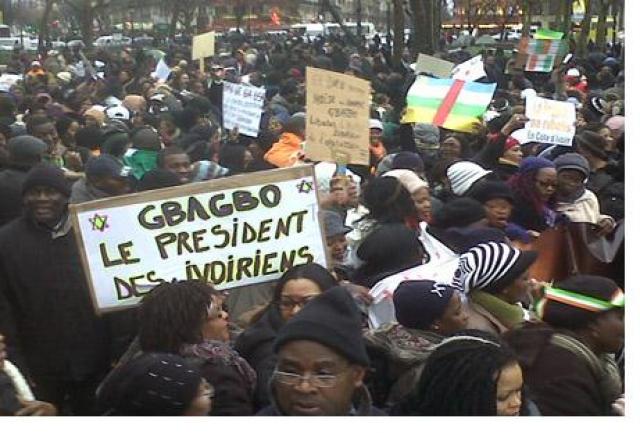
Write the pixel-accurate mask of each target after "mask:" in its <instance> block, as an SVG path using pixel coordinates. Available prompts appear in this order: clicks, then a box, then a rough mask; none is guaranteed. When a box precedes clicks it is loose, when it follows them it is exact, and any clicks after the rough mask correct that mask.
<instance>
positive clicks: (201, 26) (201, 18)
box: [196, 3, 209, 34]
mask: <svg viewBox="0 0 640 433" xmlns="http://www.w3.org/2000/svg"><path fill="white" fill-rule="evenodd" d="M196 26H197V29H198V31H197V33H198V34H200V33H204V32H205V31H207V28H208V27H209V17H208V16H207V11H206V8H205V5H204V3H200V4H199V5H198V18H197V19H196Z"/></svg>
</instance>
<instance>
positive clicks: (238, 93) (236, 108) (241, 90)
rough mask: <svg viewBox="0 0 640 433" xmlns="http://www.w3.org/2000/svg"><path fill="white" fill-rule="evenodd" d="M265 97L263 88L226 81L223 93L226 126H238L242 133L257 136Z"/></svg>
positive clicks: (229, 127) (228, 127) (230, 127)
mask: <svg viewBox="0 0 640 433" xmlns="http://www.w3.org/2000/svg"><path fill="white" fill-rule="evenodd" d="M264 99H265V89H263V88H260V87H254V86H248V85H242V84H233V83H230V82H228V81H225V82H224V90H223V95H222V110H223V118H224V127H225V128H227V129H233V128H235V127H238V131H239V132H240V133H241V134H244V135H248V136H250V137H257V136H258V131H259V130H260V117H261V116H262V107H263V106H264Z"/></svg>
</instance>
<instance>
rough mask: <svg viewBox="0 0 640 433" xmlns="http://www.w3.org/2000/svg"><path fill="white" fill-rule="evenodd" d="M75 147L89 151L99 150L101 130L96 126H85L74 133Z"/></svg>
mask: <svg viewBox="0 0 640 433" xmlns="http://www.w3.org/2000/svg"><path fill="white" fill-rule="evenodd" d="M75 138H76V146H80V147H84V148H87V149H89V150H95V149H99V148H100V145H101V144H102V130H101V129H100V128H99V127H97V126H85V127H83V128H80V129H78V132H76V136H75Z"/></svg>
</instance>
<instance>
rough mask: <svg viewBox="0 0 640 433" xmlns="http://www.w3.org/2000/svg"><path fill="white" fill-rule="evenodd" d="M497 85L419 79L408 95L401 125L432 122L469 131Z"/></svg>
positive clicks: (444, 126) (477, 120)
mask: <svg viewBox="0 0 640 433" xmlns="http://www.w3.org/2000/svg"><path fill="white" fill-rule="evenodd" d="M495 90H496V84H495V83H494V84H481V83H474V82H464V81H462V80H452V79H439V78H431V77H425V76H418V77H417V78H416V81H415V82H414V83H413V85H412V86H411V88H410V89H409V93H408V94H407V112H406V114H405V116H404V117H403V119H402V122H403V123H414V122H415V123H432V124H434V125H436V126H441V127H443V128H447V129H451V130H453V131H460V132H472V131H473V129H474V126H475V125H476V124H478V123H480V120H479V118H481V117H482V115H483V114H484V113H485V111H486V110H487V106H488V105H489V103H490V102H491V99H492V98H493V92H494V91H495Z"/></svg>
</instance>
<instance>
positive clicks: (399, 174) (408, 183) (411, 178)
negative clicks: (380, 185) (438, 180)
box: [383, 156, 429, 194]
mask: <svg viewBox="0 0 640 433" xmlns="http://www.w3.org/2000/svg"><path fill="white" fill-rule="evenodd" d="M396 158H397V156H396ZM383 176H384V177H395V178H396V179H398V180H399V181H400V183H401V184H402V185H404V187H405V188H407V190H409V192H410V193H411V194H413V193H414V192H416V191H417V190H419V189H420V188H429V184H428V183H427V182H425V181H424V180H422V179H420V177H419V176H418V175H417V174H416V173H415V172H413V171H411V170H403V169H398V170H391V171H387V172H386V173H385V174H383Z"/></svg>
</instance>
